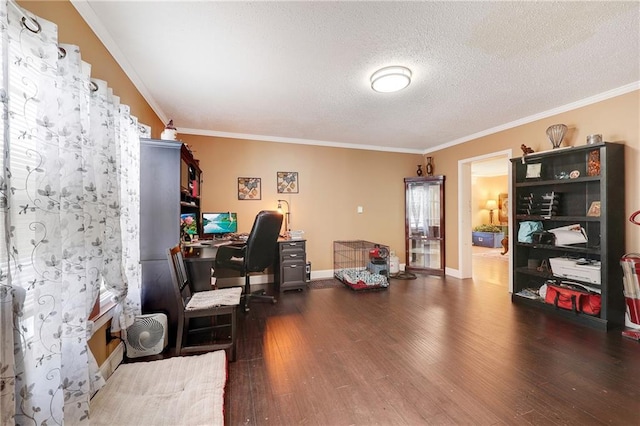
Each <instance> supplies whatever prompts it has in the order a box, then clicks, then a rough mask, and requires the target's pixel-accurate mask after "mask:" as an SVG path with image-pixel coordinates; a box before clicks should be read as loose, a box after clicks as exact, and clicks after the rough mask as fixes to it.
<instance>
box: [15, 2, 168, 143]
mask: <svg viewBox="0 0 640 426" xmlns="http://www.w3.org/2000/svg"><path fill="white" fill-rule="evenodd" d="M18 4H19V5H20V6H21V7H23V8H24V9H26V10H28V11H30V12H32V13H33V14H35V15H37V16H39V17H41V18H44V19H46V20H48V21H51V22H54V23H55V24H57V26H58V41H59V42H60V43H65V44H73V45H76V46H79V47H80V54H81V56H82V60H83V61H85V62H87V63H89V64H91V77H92V78H96V79H99V80H105V81H106V82H108V84H109V87H111V88H113V93H114V94H115V95H116V96H118V97H120V103H122V104H126V105H129V107H131V114H132V115H134V116H135V117H137V118H138V122H140V123H143V124H146V125H149V126H151V128H152V137H155V138H159V137H160V133H161V132H162V130H163V129H164V124H163V123H162V122H161V121H160V118H159V117H158V115H157V114H156V113H155V112H154V111H153V109H152V108H151V107H150V106H149V104H148V102H147V101H146V100H145V99H144V97H143V96H142V94H141V93H140V92H139V91H138V89H137V88H136V87H135V86H134V85H133V83H132V82H131V80H130V79H129V77H128V76H127V75H126V73H125V72H124V71H123V70H122V68H120V65H118V63H117V62H116V60H115V59H114V58H113V56H111V54H110V53H109V51H108V50H107V49H106V48H105V47H104V45H103V44H102V42H101V41H100V39H98V37H97V36H96V35H95V34H94V33H93V31H92V30H91V28H89V26H88V25H87V24H86V22H85V21H84V20H83V19H82V17H81V16H80V14H79V13H78V12H77V11H76V9H75V8H74V7H73V5H72V4H71V3H70V2H69V1H68V0H63V1H60V0H50V1H24V0H23V1H18Z"/></svg>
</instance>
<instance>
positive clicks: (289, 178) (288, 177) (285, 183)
mask: <svg viewBox="0 0 640 426" xmlns="http://www.w3.org/2000/svg"><path fill="white" fill-rule="evenodd" d="M276 183H277V185H278V194H297V193H298V172H278V174H277V177H276Z"/></svg>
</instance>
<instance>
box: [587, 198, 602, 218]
mask: <svg viewBox="0 0 640 426" xmlns="http://www.w3.org/2000/svg"><path fill="white" fill-rule="evenodd" d="M587 216H592V217H600V201H594V202H592V203H591V206H589V211H588V212H587Z"/></svg>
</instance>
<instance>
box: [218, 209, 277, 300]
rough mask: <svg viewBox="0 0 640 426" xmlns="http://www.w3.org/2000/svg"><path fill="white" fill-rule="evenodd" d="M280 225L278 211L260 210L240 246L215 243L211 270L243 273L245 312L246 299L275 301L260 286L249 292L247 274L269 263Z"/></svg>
mask: <svg viewBox="0 0 640 426" xmlns="http://www.w3.org/2000/svg"><path fill="white" fill-rule="evenodd" d="M281 227H282V213H280V212H278V211H268V210H263V211H261V212H260V213H258V215H257V216H256V218H255V220H254V222H253V227H252V228H251V232H250V233H249V237H248V238H247V242H246V243H244V244H242V245H240V246H237V245H233V244H232V245H227V246H220V247H218V253H217V254H216V262H215V267H214V274H215V271H218V270H221V269H232V270H235V271H240V274H241V275H243V276H244V277H245V280H244V283H245V288H244V294H243V295H242V297H243V299H244V310H245V312H246V311H248V310H249V300H250V299H261V300H267V301H270V302H271V303H276V298H275V297H273V296H269V295H267V294H266V292H265V291H264V290H261V291H258V292H254V293H251V283H250V276H251V274H252V273H257V272H262V271H264V270H265V269H267V268H268V267H269V266H271V265H272V264H273V262H274V260H275V256H276V252H277V250H276V247H277V243H278V236H279V234H280V228H281Z"/></svg>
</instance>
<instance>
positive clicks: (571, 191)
mask: <svg viewBox="0 0 640 426" xmlns="http://www.w3.org/2000/svg"><path fill="white" fill-rule="evenodd" d="M511 162H512V186H513V190H514V197H513V201H512V202H511V205H512V209H511V218H512V223H514V236H513V239H514V243H513V253H512V256H511V258H512V262H513V286H514V288H513V294H512V301H513V302H514V303H522V304H527V305H529V306H534V307H536V308H539V309H542V310H545V311H548V312H550V313H553V314H556V315H559V316H561V317H564V318H566V319H569V320H572V321H575V322H577V323H580V324H584V325H588V326H591V327H595V328H600V329H604V330H607V329H610V328H614V327H616V326H620V325H622V324H623V323H624V310H625V302H624V297H623V291H622V290H623V285H622V269H621V268H620V264H619V262H620V258H621V257H622V255H623V254H624V250H625V235H624V224H625V213H624V207H625V203H624V185H625V181H624V168H625V167H624V145H622V144H617V143H609V142H605V143H601V144H594V145H585V146H580V147H570V148H560V149H555V150H551V151H546V152H542V153H535V154H529V155H526V156H525V157H521V158H513V159H511ZM550 194H554V196H555V197H557V201H558V202H557V204H556V206H555V209H553V210H549V211H542V212H540V211H529V210H526V209H523V205H524V204H523V203H524V202H525V201H526V200H529V199H540V198H543V199H544V198H545V197H547V198H548V197H549V196H550ZM598 202H599V203H600V204H599V206H600V207H599V216H595V215H593V212H594V210H595V208H594V207H595V206H596V205H597V204H594V203H598ZM590 210H591V214H588V212H589V211H590ZM525 221H536V222H541V223H542V224H543V228H544V230H545V231H549V230H551V229H555V228H559V227H562V226H567V225H580V226H581V227H582V228H583V229H584V231H585V233H586V237H587V242H586V243H582V244H570V245H563V246H560V245H556V243H549V242H547V243H541V242H536V241H532V242H530V243H528V242H521V241H519V240H520V238H519V237H518V230H519V228H520V226H521V224H522V223H523V222H525ZM558 257H560V258H568V259H581V261H588V262H592V263H593V264H594V265H597V264H599V265H600V277H599V278H600V279H599V281H600V284H594V283H593V282H588V281H587V280H584V281H580V280H577V279H573V278H572V279H571V281H575V282H577V283H579V284H583V285H585V286H588V287H590V288H592V289H594V290H596V291H598V292H600V294H601V298H602V308H601V312H600V315H598V316H591V315H587V314H581V313H574V312H573V311H569V310H562V309H557V308H555V307H554V306H553V305H550V304H546V303H544V301H543V300H542V299H541V298H536V297H535V295H536V292H537V291H538V290H539V289H540V287H541V286H542V285H543V284H544V283H545V282H546V281H547V280H549V279H558V278H562V277H559V276H558V275H557V274H554V271H553V270H552V269H551V268H547V267H546V266H547V265H549V259H550V258H558ZM598 262H599V263H598ZM537 265H540V266H537ZM555 272H558V271H555ZM562 279H565V278H562Z"/></svg>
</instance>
